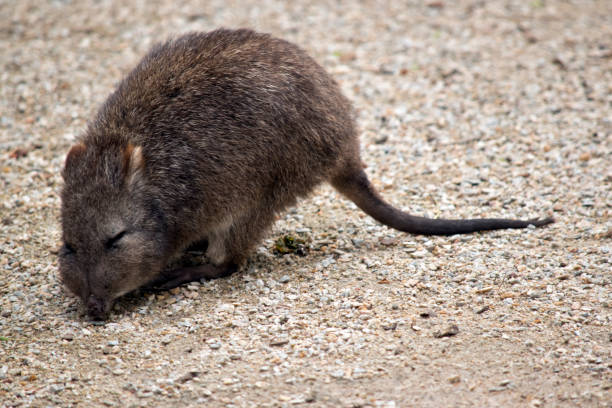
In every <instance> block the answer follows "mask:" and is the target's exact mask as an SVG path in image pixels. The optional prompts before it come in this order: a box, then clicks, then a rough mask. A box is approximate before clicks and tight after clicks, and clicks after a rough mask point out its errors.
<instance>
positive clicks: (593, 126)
mask: <svg viewBox="0 0 612 408" xmlns="http://www.w3.org/2000/svg"><path fill="white" fill-rule="evenodd" d="M0 16H1V18H0V64H1V66H2V69H1V70H0V177H1V178H0V194H2V200H1V203H0V307H1V309H0V336H1V337H0V405H1V406H3V407H16V406H34V407H43V406H44V407H47V406H80V407H86V406H87V407H90V406H111V407H112V406H118V407H119V406H120V407H124V406H134V407H138V406H151V407H153V406H155V407H161V406H172V407H177V406H206V407H228V408H229V407H294V406H295V407H302V406H304V407H385V408H391V407H411V406H418V407H463V406H482V407H485V406H486V407H496V406H497V407H524V406H527V407H577V406H579V407H606V406H607V407H610V406H612V328H611V323H612V294H611V284H612V273H611V270H612V267H611V264H612V261H611V259H612V241H611V238H612V221H611V219H610V214H611V211H612V193H611V191H612V188H611V187H612V164H611V163H612V122H611V121H612V96H611V95H612V2H610V1H607V0H599V1H597V0H593V1H589V0H584V1H578V0H575V1H561V0H558V1H553V0H540V1H518V0H517V1H501V0H492V1H486V2H484V1H468V0H460V1H448V0H445V1H423V2H421V1H397V2H391V1H381V2H376V1H368V0H364V1H354V2H351V1H296V2H285V1H232V0H223V1H218V0H211V1H206V2H196V1H184V2H175V1H169V0H161V1H153V2H145V1H134V2H129V1H123V2H120V1H69V0H55V1H48V2H41V1H32V0H20V1H0ZM219 26H226V27H244V26H247V27H253V28H256V29H258V30H261V31H266V32H271V33H273V34H275V35H277V36H280V37H283V38H286V39H288V40H290V41H294V42H296V43H298V44H300V45H301V46H302V47H304V48H305V49H307V50H308V51H309V52H310V53H311V54H312V55H313V56H314V57H315V58H316V59H317V60H318V61H319V62H320V63H321V64H322V65H324V66H325V67H326V68H327V69H328V70H329V71H330V72H331V73H332V74H333V75H334V77H335V78H337V80H338V81H339V82H340V83H341V86H342V88H343V90H344V91H345V93H346V94H347V96H349V97H350V99H352V100H353V101H354V103H355V107H356V110H357V112H358V120H359V125H360V128H361V130H362V141H363V145H362V151H363V158H364V161H365V162H367V163H368V165H369V167H368V169H367V171H368V173H369V174H370V176H371V178H372V180H373V181H374V183H375V184H376V185H377V186H379V188H380V189H381V191H382V193H383V195H384V196H385V197H386V198H388V199H389V200H390V201H391V202H393V203H395V204H396V205H397V206H400V207H402V208H405V209H409V210H410V211H412V212H414V213H418V214H426V215H429V216H436V217H438V216H439V217H453V216H454V217H470V216H472V217H480V216H505V217H520V218H528V217H537V216H544V215H552V216H554V217H555V218H556V219H557V220H558V221H557V223H555V224H554V225H552V226H550V227H547V228H543V229H537V230H534V229H529V230H523V231H500V232H493V233H486V234H474V235H469V236H455V237H446V238H425V237H416V236H409V235H406V234H401V233H397V232H395V231H393V230H390V229H388V228H386V227H383V226H381V225H378V224H377V223H376V222H374V221H373V220H371V219H369V218H368V217H367V216H365V215H364V214H362V213H360V212H359V211H358V210H357V209H356V207H355V206H354V205H353V204H352V203H349V202H348V201H346V200H344V199H342V198H341V197H340V196H339V195H338V194H337V193H335V192H334V191H333V190H332V189H331V188H330V187H329V186H322V187H321V188H320V189H319V190H318V191H317V192H316V194H314V195H313V196H312V197H311V198H309V199H308V200H304V201H303V202H302V203H300V205H299V206H298V207H297V208H295V209H293V210H291V211H289V212H288V213H287V214H285V215H283V216H282V217H280V218H279V220H278V222H277V224H276V226H275V228H274V230H273V231H271V232H270V233H269V234H268V237H267V240H266V241H264V242H262V244H261V247H260V248H258V250H257V251H256V253H254V254H253V256H252V257H251V259H250V261H249V264H248V265H247V266H246V267H245V268H244V270H242V271H241V272H239V273H237V274H235V275H234V276H232V277H230V278H228V279H222V280H217V281H210V282H201V283H194V284H190V285H187V286H185V287H182V288H179V289H176V290H173V291H171V292H164V293H156V294H154V293H148V292H139V293H135V294H131V295H129V296H126V297H125V298H124V299H122V300H121V301H120V302H119V303H118V304H117V306H116V308H115V310H114V311H113V314H112V316H111V319H110V320H109V322H107V323H106V324H105V325H94V324H92V323H91V322H89V321H88V319H87V318H86V316H85V315H84V310H83V308H82V307H81V305H80V304H79V302H78V301H77V300H76V299H75V298H73V297H72V296H70V295H69V294H68V293H66V292H65V291H64V290H63V289H62V287H61V284H60V283H59V280H58V274H57V259H56V255H57V248H58V247H59V245H60V240H61V233H60V224H59V218H58V215H59V205H60V203H59V198H58V192H59V190H60V189H61V183H62V182H61V176H60V171H61V167H62V165H63V160H64V157H65V153H66V152H67V150H68V148H69V146H70V145H71V143H72V142H73V140H74V138H75V136H76V135H78V134H79V132H81V131H82V130H83V129H84V126H85V124H86V122H87V120H88V119H89V118H91V117H92V115H93V114H94V112H95V110H96V108H97V106H98V105H99V104H100V103H101V102H102V101H103V100H104V99H105V97H106V96H107V95H108V94H109V92H111V90H112V89H113V86H114V85H115V84H116V83H117V82H118V81H119V80H120V78H121V77H122V75H124V74H125V73H126V72H127V71H128V70H129V69H130V68H131V67H133V66H134V64H135V63H136V62H137V61H138V59H139V58H140V57H141V56H142V55H143V54H144V53H145V52H146V50H147V49H148V48H149V47H150V46H151V45H152V44H154V43H155V42H158V41H161V40H164V39H165V38H167V37H168V36H169V35H172V34H177V33H181V32H185V31H189V30H204V31H206V30H211V29H213V28H216V27H219ZM284 235H291V236H302V237H304V238H305V239H306V240H308V241H309V246H310V251H309V253H308V255H307V256H305V257H299V256H297V255H292V254H290V255H285V256H279V255H276V254H275V253H274V252H273V247H274V241H275V240H276V239H278V238H280V237H282V236H284ZM196 255H197V254H196Z"/></svg>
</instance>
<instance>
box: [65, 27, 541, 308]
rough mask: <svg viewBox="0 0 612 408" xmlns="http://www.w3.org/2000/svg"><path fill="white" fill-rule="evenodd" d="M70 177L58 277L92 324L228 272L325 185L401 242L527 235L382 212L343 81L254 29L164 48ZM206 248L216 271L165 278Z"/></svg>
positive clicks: (95, 133) (82, 149)
mask: <svg viewBox="0 0 612 408" xmlns="http://www.w3.org/2000/svg"><path fill="white" fill-rule="evenodd" d="M63 176H64V179H65V186H64V189H63V192H62V228H63V240H64V242H65V245H64V247H63V249H62V253H61V255H60V271H61V275H62V278H63V280H64V282H65V284H66V285H67V286H68V288H69V289H70V290H72V291H73V292H74V293H75V294H77V295H78V296H79V297H81V298H82V299H83V301H84V302H85V303H86V304H87V306H88V308H89V313H90V315H92V316H93V317H94V318H104V317H105V316H106V314H107V313H108V310H109V308H110V307H111V305H112V303H113V301H114V300H115V299H116V298H117V297H118V296H120V295H122V294H124V293H126V292H129V291H131V290H134V289H136V288H138V287H140V286H142V285H144V284H147V283H149V284H150V283H152V282H153V283H156V284H160V285H161V286H162V287H172V286H176V285H178V284H180V283H183V282H185V281H189V280H193V279H199V278H202V277H205V278H213V277H218V276H224V275H227V274H229V273H231V272H232V271H233V270H235V268H236V266H237V265H239V264H240V262H241V261H242V260H244V259H245V257H246V256H248V254H249V251H250V250H251V249H252V248H253V246H254V245H256V244H257V243H258V242H259V241H260V239H261V238H262V235H263V234H264V233H265V231H266V230H267V229H268V228H269V227H270V226H271V224H272V223H273V220H274V217H275V215H276V214H277V213H279V212H282V211H283V210H284V209H285V208H287V207H288V206H291V205H294V204H295V203H296V200H297V199H298V198H299V197H304V196H306V195H307V194H308V193H309V192H310V191H311V190H312V189H313V188H314V187H315V186H316V185H318V184H320V183H321V182H324V181H329V182H331V183H332V184H333V185H334V186H335V187H336V188H337V189H338V190H340V191H341V192H342V193H344V194H345V195H346V196H347V197H348V198H350V199H351V200H353V201H355V203H356V204H357V205H358V206H359V207H360V208H362V209H363V210H364V211H366V212H367V213H368V214H370V215H372V216H373V217H374V218H376V219H377V220H379V221H381V222H383V223H386V224H387V225H390V226H392V227H394V228H398V229H401V230H403V231H408V232H414V233H422V234H452V233H458V232H471V231H476V230H484V229H496V228H522V227H525V226H527V225H528V223H529V221H509V220H430V219H426V218H420V217H413V216H411V215H409V214H407V213H404V212H401V211H399V210H397V209H395V208H393V207H391V206H390V205H389V204H387V203H385V202H384V201H383V200H382V199H381V198H380V197H379V196H378V194H377V193H376V192H375V190H374V189H373V187H372V186H371V185H370V184H369V181H368V180H367V177H366V175H365V173H363V171H362V163H361V160H360V158H359V142H358V138H357V132H356V129H355V124H354V120H353V118H352V109H351V105H350V103H349V102H348V100H347V99H346V98H345V97H344V96H343V95H342V94H341V92H340V90H339V88H338V86H337V84H336V83H335V82H334V80H333V79H331V77H330V76H329V75H327V74H326V73H325V71H324V70H323V69H322V68H321V67H320V66H319V65H318V64H317V63H316V62H315V61H314V60H312V59H311V58H310V57H309V56H308V55H306V53H305V52H304V51H302V50H301V49H300V48H298V47H297V46H295V45H293V44H290V43H288V42H286V41H283V40H280V39H276V38H272V37H270V36H269V35H266V34H259V33H255V32H253V31H250V30H235V31H232V30H224V29H220V30H216V31H213V32H210V33H193V34H188V35H185V36H182V37H179V38H176V39H173V40H170V41H168V42H166V43H165V44H161V45H157V46H155V47H154V48H153V49H152V50H151V51H150V52H149V53H148V54H147V55H146V56H145V57H144V59H143V60H142V61H141V62H140V63H139V64H138V66H137V67H136V68H135V69H134V70H133V71H132V72H131V73H130V74H129V75H128V76H127V77H126V78H125V79H124V80H123V81H122V82H121V83H120V84H119V86H118V88H117V89H116V90H115V92H114V93H113V94H112V95H111V96H110V97H109V98H108V100H107V101H106V102H105V103H104V105H103V106H102V107H101V109H100V111H99V112H98V114H97V116H96V117H95V119H94V120H93V121H92V122H91V123H90V124H89V126H88V129H87V131H86V132H85V134H84V135H83V136H82V137H81V139H80V141H79V144H77V145H75V146H74V147H73V148H72V149H71V150H70V152H69V154H68V157H67V160H66V165H65V169H64V172H63ZM530 222H531V223H534V224H537V225H544V224H545V223H547V222H550V220H544V221H530ZM470 223H471V224H470ZM202 240H206V241H208V249H207V255H208V256H209V258H210V259H211V264H210V265H203V266H201V267H196V268H185V269H181V270H178V271H174V272H173V273H170V274H168V275H165V276H160V273H161V271H162V269H163V267H164V266H165V265H166V264H167V262H168V261H169V260H170V259H171V258H172V257H173V256H174V255H176V254H177V253H179V252H180V251H182V250H184V249H185V248H186V247H188V246H189V245H190V244H193V243H194V242H197V241H202Z"/></svg>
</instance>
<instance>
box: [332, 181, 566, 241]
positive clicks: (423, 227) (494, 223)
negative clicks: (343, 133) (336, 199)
mask: <svg viewBox="0 0 612 408" xmlns="http://www.w3.org/2000/svg"><path fill="white" fill-rule="evenodd" d="M331 183H332V185H333V186H334V187H335V188H336V189H337V190H338V191H340V192H341V193H342V194H344V195H345V196H346V197H348V198H349V199H350V200H351V201H353V202H354V203H355V204H357V206H358V207H359V208H361V209H362V210H363V211H364V212H365V213H366V214H368V215H369V216H371V217H372V218H374V219H375V220H377V221H379V222H381V223H383V224H385V225H387V226H389V227H391V228H395V229H397V230H400V231H404V232H408V233H411V234H420V235H454V234H467V233H470V232H476V231H488V230H496V229H507V228H526V227H527V226H529V225H533V226H536V227H541V226H543V225H547V224H551V223H553V222H555V220H554V219H553V218H544V219H532V220H526V221H523V220H511V219H505V218H476V219H466V220H449V219H439V218H437V219H432V218H425V217H417V216H414V215H410V214H408V213H406V212H403V211H400V210H398V209H396V208H394V207H393V206H391V205H390V204H388V203H387V202H385V201H384V200H383V199H382V198H381V197H380V195H379V194H378V193H377V192H376V190H375V189H374V187H373V186H372V184H371V183H370V181H369V180H368V177H367V176H366V174H365V173H364V172H363V171H362V170H358V171H356V172H355V173H352V174H351V175H349V176H346V175H345V176H342V177H336V178H334V179H333V180H332V181H331Z"/></svg>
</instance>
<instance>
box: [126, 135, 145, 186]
mask: <svg viewBox="0 0 612 408" xmlns="http://www.w3.org/2000/svg"><path fill="white" fill-rule="evenodd" d="M143 169H144V158H143V157H142V147H141V146H134V145H133V144H132V143H128V144H127V146H126V147H125V148H124V149H123V175H124V180H125V181H126V182H127V185H133V184H134V183H135V182H136V181H137V180H138V179H139V178H140V177H142V170H143Z"/></svg>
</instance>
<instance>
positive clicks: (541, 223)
mask: <svg viewBox="0 0 612 408" xmlns="http://www.w3.org/2000/svg"><path fill="white" fill-rule="evenodd" d="M528 222H529V224H531V225H533V226H534V227H543V226H544V225H548V224H552V223H554V222H555V219H554V218H553V217H546V218H543V219H540V218H533V219H531V220H529V221H528Z"/></svg>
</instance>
